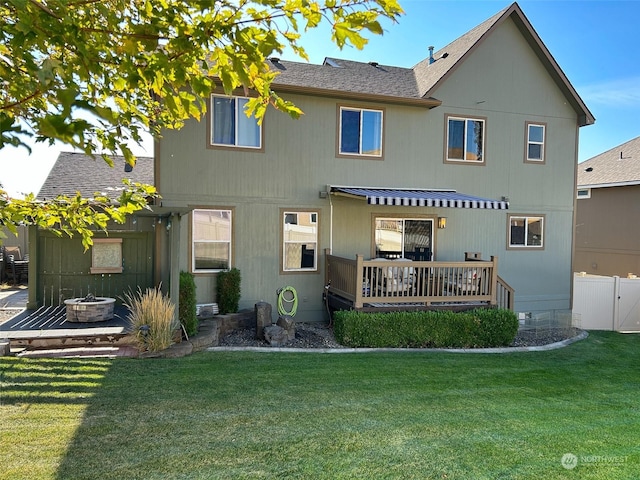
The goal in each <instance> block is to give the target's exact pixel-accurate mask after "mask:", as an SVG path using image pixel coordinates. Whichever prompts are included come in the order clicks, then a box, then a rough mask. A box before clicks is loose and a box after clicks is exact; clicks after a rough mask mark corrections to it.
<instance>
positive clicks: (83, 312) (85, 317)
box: [64, 295, 116, 323]
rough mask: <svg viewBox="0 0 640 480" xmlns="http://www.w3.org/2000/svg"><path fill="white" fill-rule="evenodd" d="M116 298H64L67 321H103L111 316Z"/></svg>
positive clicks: (88, 296)
mask: <svg viewBox="0 0 640 480" xmlns="http://www.w3.org/2000/svg"><path fill="white" fill-rule="evenodd" d="M115 303H116V299H115V298H110V297H94V296H92V295H91V296H90V295H87V296H86V297H84V298H70V299H69V300H65V301H64V304H65V305H66V306H67V322H77V323H85V322H103V321H105V320H111V319H112V318H113V307H114V306H115Z"/></svg>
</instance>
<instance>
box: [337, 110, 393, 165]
mask: <svg viewBox="0 0 640 480" xmlns="http://www.w3.org/2000/svg"><path fill="white" fill-rule="evenodd" d="M382 121H383V112H382V110H369V109H365V108H351V107H340V132H339V139H340V145H339V151H338V154H339V155H347V156H352V155H356V156H363V157H382Z"/></svg>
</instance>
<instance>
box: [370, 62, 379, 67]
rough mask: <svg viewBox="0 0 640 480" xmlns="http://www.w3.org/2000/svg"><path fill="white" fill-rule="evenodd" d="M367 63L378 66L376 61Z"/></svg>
mask: <svg viewBox="0 0 640 480" xmlns="http://www.w3.org/2000/svg"><path fill="white" fill-rule="evenodd" d="M369 65H371V66H372V67H377V66H378V62H369Z"/></svg>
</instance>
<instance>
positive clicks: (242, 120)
mask: <svg viewBox="0 0 640 480" xmlns="http://www.w3.org/2000/svg"><path fill="white" fill-rule="evenodd" d="M248 101H249V99H248V98H246V97H228V96H224V95H211V138H210V143H211V145H215V146H225V147H241V148H254V149H260V148H262V127H261V126H260V125H258V120H257V119H256V118H255V117H247V115H246V114H245V112H244V108H245V106H246V104H247V102H248Z"/></svg>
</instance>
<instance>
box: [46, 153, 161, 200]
mask: <svg viewBox="0 0 640 480" xmlns="http://www.w3.org/2000/svg"><path fill="white" fill-rule="evenodd" d="M112 158H113V163H114V166H113V167H110V166H109V165H108V164H107V162H105V161H104V160H103V159H102V157H100V156H97V157H96V158H95V159H94V158H91V157H90V156H88V155H85V154H83V153H72V152H61V153H60V154H59V155H58V159H57V160H56V163H55V164H54V165H53V167H52V168H51V171H50V172H49V175H48V176H47V179H46V180H45V181H44V184H43V185H42V188H40V192H39V193H38V199H41V200H45V199H49V200H50V199H53V198H55V197H56V196H58V195H75V194H76V192H80V194H81V195H82V196H83V197H89V198H90V197H93V195H94V194H95V192H105V193H109V190H110V189H114V188H121V187H122V179H123V178H128V179H130V180H132V181H134V182H140V183H146V184H150V185H153V158H151V157H137V161H136V166H135V167H134V168H133V170H132V171H131V172H125V171H124V165H125V160H124V157H120V156H113V157H112ZM111 196H117V195H114V194H113V193H112V194H111Z"/></svg>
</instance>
